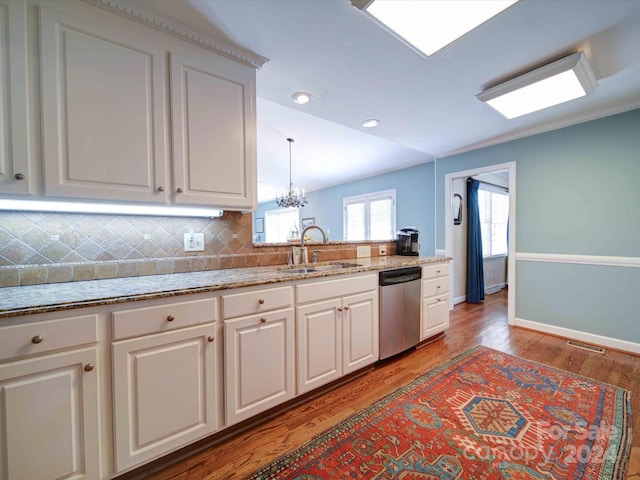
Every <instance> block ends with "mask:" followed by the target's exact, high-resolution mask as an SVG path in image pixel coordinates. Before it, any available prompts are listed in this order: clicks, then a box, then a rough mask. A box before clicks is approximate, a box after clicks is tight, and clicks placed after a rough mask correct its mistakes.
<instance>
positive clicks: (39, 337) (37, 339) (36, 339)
mask: <svg viewBox="0 0 640 480" xmlns="http://www.w3.org/2000/svg"><path fill="white" fill-rule="evenodd" d="M42 342H44V337H43V336H42V335H36V336H35V337H33V338H32V339H31V343H42Z"/></svg>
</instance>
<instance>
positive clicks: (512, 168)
mask: <svg viewBox="0 0 640 480" xmlns="http://www.w3.org/2000/svg"><path fill="white" fill-rule="evenodd" d="M499 171H504V172H506V175H508V185H509V228H508V234H509V245H508V258H507V284H508V286H509V288H508V294H507V304H508V305H507V322H508V324H509V325H514V324H515V311H516V308H515V307H516V303H515V302H516V300H515V299H516V275H515V247H516V235H515V233H516V162H508V163H502V164H498V165H489V166H487V167H481V168H475V169H471V170H465V171H462V172H454V173H449V174H446V175H445V182H444V184H445V185H444V186H445V255H446V256H447V257H453V262H452V271H453V274H452V275H451V276H450V280H449V281H450V285H449V291H450V292H452V294H451V296H450V297H449V298H450V305H449V308H453V305H454V300H455V298H454V297H455V295H454V293H453V292H455V285H456V281H457V280H458V278H457V277H456V273H455V272H456V252H455V234H456V231H455V230H454V227H455V228H464V229H465V231H466V226H465V225H464V224H460V225H454V216H457V212H455V213H454V208H453V204H454V193H455V183H454V182H456V180H457V181H459V180H461V179H462V180H465V181H466V179H467V178H468V177H471V176H477V175H485V174H489V173H494V172H499ZM463 209H465V210H466V205H464V202H463ZM465 238H466V236H465ZM458 276H459V275H458Z"/></svg>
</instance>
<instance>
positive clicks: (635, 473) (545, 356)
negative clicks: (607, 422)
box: [138, 290, 640, 480]
mask: <svg viewBox="0 0 640 480" xmlns="http://www.w3.org/2000/svg"><path fill="white" fill-rule="evenodd" d="M565 342H566V340H565V339H562V338H557V337H553V336H549V335H544V334H541V333H537V332H533V331H529V330H525V329H521V328H513V327H509V326H508V325H507V293H506V290H503V291H502V292H498V293H496V294H494V295H490V296H488V297H487V298H486V300H485V302H484V303H481V304H476V305H471V304H466V303H463V304H460V305H458V306H456V307H455V309H454V310H453V311H452V312H451V325H450V328H449V330H448V331H447V332H446V334H445V335H444V337H442V338H440V339H438V340H436V341H434V342H433V343H431V344H428V345H426V346H423V347H421V348H419V349H417V350H414V351H410V352H408V353H406V354H403V355H401V356H400V357H396V358H394V359H392V360H391V361H388V362H386V363H384V364H382V365H380V366H378V367H377V368H375V369H374V370H372V371H370V372H368V373H366V374H364V375H363V376H361V377H358V378H356V379H353V380H352V381H351V382H349V383H347V384H344V385H341V386H339V387H337V388H336V389H335V390H332V391H330V392H327V393H325V394H323V395H321V396H319V397H317V398H315V399H312V400H310V401H308V402H307V403H304V404H302V405H299V406H297V407H294V408H292V409H290V410H288V411H286V412H284V413H282V414H280V415H278V416H277V417H275V418H272V419H270V420H269V421H267V422H266V423H263V424H261V425H259V426H257V427H255V428H253V429H252V430H250V431H247V432H244V433H239V434H237V435H236V436H234V437H232V438H230V439H228V440H226V441H224V442H222V443H220V444H218V445H216V446H213V447H211V448H208V449H207V450H205V451H203V452H201V453H198V454H196V455H194V456H192V457H190V458H188V459H187V460H184V461H182V462H180V463H178V464H176V465H173V466H172V467H169V468H166V469H164V470H162V471H160V472H157V473H154V474H149V473H148V471H147V472H146V473H142V476H140V477H138V478H146V479H149V480H169V479H172V480H212V479H216V480H218V479H240V478H244V477H246V476H247V475H249V474H251V473H252V472H253V471H255V470H257V469H258V468H259V467H261V466H263V465H265V464H267V463H269V462H270V461H272V460H274V459H275V458H277V457H279V456H280V455H283V454H285V453H287V452H289V451H291V450H294V449H295V448H297V447H299V446H300V445H302V444H303V443H304V442H305V441H307V440H308V439H310V438H311V437H313V436H314V435H316V434H319V433H321V432H322V431H324V430H326V429H327V428H329V427H331V426H332V425H334V424H335V423H337V422H339V421H340V420H342V419H344V418H345V417H347V416H348V415H351V414H352V413H355V412H357V411H359V410H361V409H363V408H364V407H366V406H368V405H370V404H371V403H373V402H374V401H376V400H377V399H379V398H380V397H382V396H384V395H386V394H387V393H390V392H392V391H393V390H395V389H396V388H398V387H401V386H403V385H405V384H406V383H408V382H410V381H411V380H413V379H414V378H416V377H417V376H418V375H421V374H423V373H425V372H427V371H428V370H429V369H431V368H432V367H434V366H436V365H439V364H441V363H443V362H446V361H447V360H450V359H451V358H453V357H455V356H456V355H458V354H459V353H462V352H463V351H465V350H467V349H469V348H470V347H473V346H475V345H478V344H482V345H485V346H487V347H491V348H494V349H496V350H501V351H503V352H507V353H510V354H513V355H517V356H519V357H522V358H527V359H530V360H535V361H537V362H541V363H545V364H547V365H552V366H555V367H558V368H561V369H564V370H568V371H570V372H574V373H577V374H580V375H584V376H587V377H591V378H594V379H596V380H600V381H603V382H607V383H610V384H613V385H619V386H621V387H623V388H626V389H629V390H630V391H631V392H632V410H633V412H634V417H633V443H632V445H633V449H632V455H631V460H630V463H629V469H628V471H627V480H640V357H638V356H634V355H630V354H626V353H622V352H617V351H610V350H608V351H607V352H606V353H605V354H604V355H601V354H596V353H591V352H588V351H586V350H582V349H578V348H575V347H570V346H567V345H566V344H565Z"/></svg>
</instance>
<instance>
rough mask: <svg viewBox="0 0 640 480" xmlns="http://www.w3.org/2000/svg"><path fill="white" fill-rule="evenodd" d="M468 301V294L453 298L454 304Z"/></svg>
mask: <svg viewBox="0 0 640 480" xmlns="http://www.w3.org/2000/svg"><path fill="white" fill-rule="evenodd" d="M466 301H467V296H466V295H462V296H461V297H456V298H454V299H453V304H454V305H458V304H459V303H462V302H466Z"/></svg>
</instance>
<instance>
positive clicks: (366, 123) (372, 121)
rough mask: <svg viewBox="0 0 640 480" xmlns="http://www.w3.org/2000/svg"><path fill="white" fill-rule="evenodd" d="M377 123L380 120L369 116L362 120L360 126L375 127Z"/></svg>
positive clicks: (378, 123)
mask: <svg viewBox="0 0 640 480" xmlns="http://www.w3.org/2000/svg"><path fill="white" fill-rule="evenodd" d="M378 125H380V120H378V119H377V118H370V119H368V120H365V121H364V122H362V126H363V127H364V128H373V127H377V126H378Z"/></svg>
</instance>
